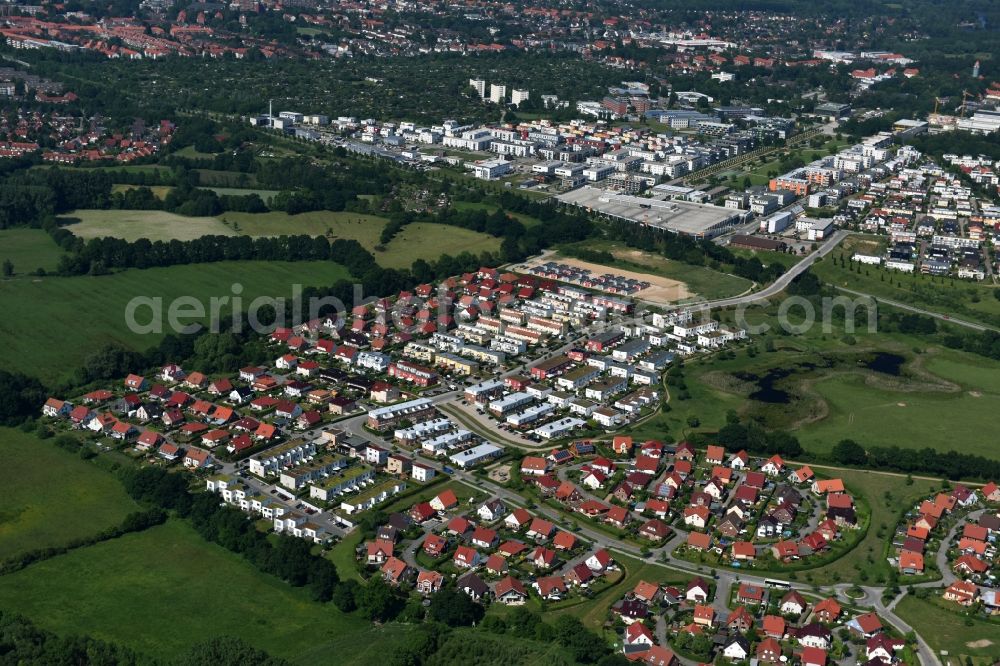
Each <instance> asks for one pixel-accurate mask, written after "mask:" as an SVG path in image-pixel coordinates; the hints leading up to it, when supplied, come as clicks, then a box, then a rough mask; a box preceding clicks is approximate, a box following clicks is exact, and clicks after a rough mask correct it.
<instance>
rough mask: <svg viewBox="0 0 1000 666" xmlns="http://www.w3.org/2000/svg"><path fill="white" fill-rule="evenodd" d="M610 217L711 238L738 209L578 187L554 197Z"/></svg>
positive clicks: (734, 219)
mask: <svg viewBox="0 0 1000 666" xmlns="http://www.w3.org/2000/svg"><path fill="white" fill-rule="evenodd" d="M557 199H558V200H559V201H561V202H562V203H565V204H570V205H573V206H579V207H580V208H585V209H587V210H588V211H590V212H593V213H597V214H599V215H604V216H605V217H608V218H611V219H614V220H624V221H626V222H635V223H637V224H644V225H647V226H651V227H659V228H661V229H665V230H667V231H671V232H673V233H677V234H684V235H686V236H694V237H695V238H714V237H715V236H718V235H720V234H723V233H725V232H726V231H728V230H730V229H731V228H732V227H734V226H736V225H738V224H739V223H740V221H741V214H742V211H739V210H733V209H731V208H723V207H721V206H713V205H711V204H699V203H692V202H690V201H681V200H677V199H673V200H668V201H663V200H661V199H648V198H646V197H635V196H630V195H627V194H617V193H615V192H611V191H608V190H602V189H598V188H596V187H581V188H579V189H576V190H573V191H571V192H566V193H565V194H561V195H559V196H558V197H557Z"/></svg>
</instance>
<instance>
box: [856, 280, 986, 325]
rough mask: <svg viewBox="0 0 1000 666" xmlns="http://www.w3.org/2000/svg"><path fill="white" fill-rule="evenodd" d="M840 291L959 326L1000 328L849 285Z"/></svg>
mask: <svg viewBox="0 0 1000 666" xmlns="http://www.w3.org/2000/svg"><path fill="white" fill-rule="evenodd" d="M837 289H839V290H840V291H843V292H846V293H848V294H852V295H854V296H867V297H868V298H871V299H874V300H875V301H877V302H879V303H885V304H886V305H889V306H892V307H894V308H899V309H900V310H907V311H909V312H916V313H917V314H922V315H926V316H928V317H933V318H934V319H940V320H941V321H944V322H947V323H949V324H957V325H958V326H964V327H966V328H971V329H973V330H976V331H998V332H1000V329H996V328H993V327H992V326H986V325H984V324H977V323H976V322H974V321H967V320H965V319H958V318H957V317H952V316H951V315H947V314H941V313H940V312H932V311H930V310H924V309H923V308H918V307H915V306H912V305H907V304H906V303H900V302H899V301H894V300H892V299H889V298H882V297H881V296H872V295H871V294H865V293H863V292H860V291H855V290H853V289H848V288H847V287H837Z"/></svg>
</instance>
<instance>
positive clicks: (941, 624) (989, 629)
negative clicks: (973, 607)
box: [895, 594, 1000, 666]
mask: <svg viewBox="0 0 1000 666" xmlns="http://www.w3.org/2000/svg"><path fill="white" fill-rule="evenodd" d="M957 609H958V606H956V605H955V604H949V603H947V602H945V601H943V600H940V599H919V598H917V597H915V596H913V595H912V594H907V595H906V596H905V597H903V599H902V601H900V602H899V603H898V604H896V608H895V611H896V614H897V615H899V617H900V618H902V619H903V621H904V622H906V623H907V624H909V625H910V626H911V627H913V628H914V629H915V630H916V631H917V632H918V633H919V634H920V635H921V636H922V637H923V639H924V640H925V641H927V644H928V645H930V647H931V649H932V650H934V651H935V652H941V651H942V650H943V651H946V652H947V654H948V657H947V658H944V657H943V658H942V661H943V662H944V663H945V664H948V665H951V664H954V665H956V666H957V665H958V664H969V663H971V664H973V665H974V666H988V665H989V664H994V663H996V655H997V652H998V650H1000V623H997V622H986V621H984V620H980V619H974V618H966V617H963V616H962V615H960V614H959V612H958V611H957Z"/></svg>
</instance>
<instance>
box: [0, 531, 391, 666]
mask: <svg viewBox="0 0 1000 666" xmlns="http://www.w3.org/2000/svg"><path fill="white" fill-rule="evenodd" d="M0 608H3V609H4V610H7V611H13V612H18V613H21V614H23V615H25V616H26V617H28V618H30V619H31V620H32V621H34V622H35V623H37V624H38V625H39V626H41V627H42V628H45V629H49V630H51V631H54V632H56V633H58V634H60V635H68V634H74V633H75V634H89V635H91V636H94V637H96V638H101V639H105V640H110V641H115V642H118V643H121V644H124V645H127V646H128V647H131V648H133V649H135V650H138V651H139V652H142V653H144V654H148V655H150V656H152V657H154V658H159V659H164V660H166V659H168V658H171V657H176V656H177V655H178V654H179V653H181V652H183V651H184V650H185V649H186V648H188V646H190V645H192V644H194V643H198V642H201V641H206V640H209V639H211V638H214V637H216V636H236V637H238V638H242V639H243V640H245V641H247V642H249V643H251V644H252V645H254V646H256V647H259V648H262V649H264V650H267V651H268V652H270V653H272V654H274V655H275V656H279V657H284V658H287V659H292V660H297V659H302V661H311V660H312V659H313V658H315V657H316V656H317V655H318V654H321V653H325V654H326V655H327V657H329V655H330V650H337V649H340V650H343V654H344V655H345V656H347V655H350V656H349V657H348V659H355V657H356V655H354V650H344V647H345V646H348V645H371V644H373V643H377V642H379V641H380V640H382V637H383V634H384V633H385V632H383V631H379V630H373V629H371V628H370V625H369V623H368V622H366V621H364V620H362V619H361V618H359V617H355V616H350V615H345V614H343V613H341V612H340V611H338V610H337V608H336V607H335V606H333V605H320V604H317V603H315V602H313V601H312V600H311V599H310V598H309V593H308V591H306V590H305V589H296V588H292V587H290V586H288V585H287V584H286V583H284V582H282V581H280V580H278V579H277V578H273V577H271V576H268V575H266V574H263V573H261V572H260V571H258V570H257V569H255V568H254V567H253V566H252V565H250V564H249V563H248V562H246V561H245V560H243V559H242V558H241V557H240V556H239V555H236V554H234V553H231V552H229V551H227V550H225V549H223V548H222V547H221V546H217V545H215V544H211V543H208V542H206V541H204V540H203V539H202V538H201V537H200V536H199V535H198V534H197V533H196V532H195V531H194V530H193V529H192V528H191V527H189V526H188V525H187V524H186V523H184V522H181V521H176V520H172V521H169V522H168V523H166V524H165V525H161V526H157V527H154V528H151V529H149V530H146V531H145V532H140V533H135V534H129V535H126V536H124V537H121V538H119V539H113V540H111V541H106V542H103V543H100V544H95V545H93V546H88V547H86V548H81V549H79V550H76V551H73V552H71V553H68V554H66V555H61V556H58V557H55V558H52V559H49V560H46V561H43V562H39V563H37V564H34V565H32V566H30V567H28V568H26V569H23V570H21V571H19V572H17V573H15V574H11V575H8V576H4V577H0ZM400 630H401V628H399V627H393V628H391V629H390V630H388V632H389V633H393V634H395V633H397V632H398V631H400ZM323 646H326V647H327V650H325V651H323V650H321V648H322V647H323ZM338 646H339V648H338ZM313 663H314V662H313ZM338 663H350V662H344V661H338ZM354 663H358V664H361V663H365V661H364V660H363V659H361V660H358V659H355V661H354ZM369 663H370V662H369Z"/></svg>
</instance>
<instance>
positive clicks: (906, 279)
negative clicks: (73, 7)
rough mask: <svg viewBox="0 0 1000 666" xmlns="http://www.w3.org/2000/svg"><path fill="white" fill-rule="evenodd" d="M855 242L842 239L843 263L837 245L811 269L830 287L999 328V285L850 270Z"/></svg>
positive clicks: (867, 269)
mask: <svg viewBox="0 0 1000 666" xmlns="http://www.w3.org/2000/svg"><path fill="white" fill-rule="evenodd" d="M857 243H858V241H857V240H856V239H854V238H848V239H846V240H845V241H844V244H843V245H842V248H843V256H844V261H845V264H846V265H845V266H843V267H842V266H841V265H840V257H841V248H838V249H836V250H834V251H833V252H831V253H830V255H829V256H828V257H827V258H826V259H824V260H823V261H820V262H818V263H817V264H816V265H815V267H814V268H813V269H812V271H813V272H814V273H815V274H816V275H817V276H818V277H819V278H820V279H822V280H823V281H824V282H828V283H829V284H832V285H834V286H838V287H845V288H847V289H852V290H854V291H859V292H862V293H865V294H870V295H872V296H875V297H876V298H887V299H889V300H894V301H899V302H900V303H906V304H907V305H912V306H915V307H919V308H923V309H925V310H929V311H931V312H939V313H942V314H949V315H952V316H954V317H957V318H961V319H968V320H971V321H975V322H978V323H981V324H986V325H988V326H992V327H994V328H1000V299H997V297H996V294H997V293H1000V287H996V286H994V285H993V283H992V282H991V281H989V280H984V281H982V282H976V281H974V280H959V279H957V278H956V279H952V278H944V277H932V276H930V275H923V274H921V273H913V274H902V273H899V272H897V271H889V270H886V269H884V268H881V267H878V266H862V267H861V272H860V273H858V272H857V269H854V270H853V271H852V270H851V265H850V261H849V260H850V257H851V255H852V254H853V253H854V251H855V248H856V246H857ZM859 251H860V250H859Z"/></svg>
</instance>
